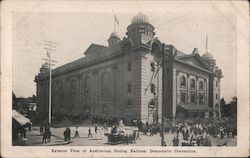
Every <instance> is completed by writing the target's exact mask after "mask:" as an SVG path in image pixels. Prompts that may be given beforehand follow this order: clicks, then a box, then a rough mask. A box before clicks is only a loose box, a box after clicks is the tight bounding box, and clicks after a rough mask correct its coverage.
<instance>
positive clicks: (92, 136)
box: [88, 127, 93, 137]
mask: <svg viewBox="0 0 250 158" xmlns="http://www.w3.org/2000/svg"><path fill="white" fill-rule="evenodd" d="M88 131H89V134H88V137H89V136H91V137H93V136H92V134H91V128H90V127H89V130H88Z"/></svg>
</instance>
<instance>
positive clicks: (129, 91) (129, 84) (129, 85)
mask: <svg viewBox="0 0 250 158" xmlns="http://www.w3.org/2000/svg"><path fill="white" fill-rule="evenodd" d="M127 86H128V93H131V83H128V85H127Z"/></svg>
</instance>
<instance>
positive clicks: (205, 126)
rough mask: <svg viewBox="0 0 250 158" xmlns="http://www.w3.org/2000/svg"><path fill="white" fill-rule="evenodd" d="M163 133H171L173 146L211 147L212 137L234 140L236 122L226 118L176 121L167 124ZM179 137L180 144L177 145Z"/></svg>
mask: <svg viewBox="0 0 250 158" xmlns="http://www.w3.org/2000/svg"><path fill="white" fill-rule="evenodd" d="M165 132H171V133H173V134H174V135H175V137H174V139H173V146H178V145H182V146H212V143H211V138H212V137H213V138H218V137H219V138H221V139H223V138H224V137H227V138H234V137H235V136H237V125H236V120H232V119H228V118H207V119H201V120H176V121H175V122H172V123H169V124H168V126H167V127H166V128H165ZM180 137H181V139H182V142H181V144H179V142H180ZM218 145H227V144H226V143H224V144H218Z"/></svg>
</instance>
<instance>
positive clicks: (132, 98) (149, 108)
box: [35, 13, 223, 124]
mask: <svg viewBox="0 0 250 158" xmlns="http://www.w3.org/2000/svg"><path fill="white" fill-rule="evenodd" d="M107 41H108V46H103V45H98V44H91V45H90V46H89V47H88V48H87V49H86V51H85V52H84V55H83V57H82V58H80V59H78V60H76V61H73V62H70V63H68V64H66V65H62V66H60V67H58V68H55V69H53V70H52V116H56V115H63V116H98V117H105V118H125V119H128V120H132V119H139V120H142V122H144V123H145V122H148V123H149V124H153V123H154V124H155V123H160V122H161V117H162V114H163V115H164V117H166V118H169V119H175V118H178V117H184V118H188V117H200V118H202V117H216V116H219V115H220V112H219V111H220V80H221V78H222V77H223V75H222V71H221V69H219V68H218V67H217V66H216V60H215V59H214V58H213V56H212V55H211V54H210V53H208V52H206V53H203V55H202V56H201V55H200V53H199V51H198V49H197V48H194V50H193V52H190V53H184V52H180V51H178V49H177V48H175V47H174V46H173V45H171V44H166V43H164V42H163V41H161V40H160V39H158V38H156V37H155V32H154V26H153V25H152V24H150V22H149V18H148V17H147V16H146V15H144V14H142V13H139V14H138V15H136V16H134V17H133V19H132V22H131V24H129V25H128V27H127V33H126V37H124V38H123V39H121V38H120V37H119V36H118V34H117V33H116V32H113V33H111V35H110V37H109V38H108V40H107ZM163 69H164V72H163ZM163 81H164V82H163ZM35 82H36V86H37V87H36V88H37V110H38V112H39V113H40V114H42V113H43V114H45V115H47V114H48V104H49V68H48V66H47V64H46V63H45V64H43V65H42V67H41V68H40V73H39V74H38V75H37V76H36V77H35ZM163 91H164V93H163ZM163 94H164V97H163Z"/></svg>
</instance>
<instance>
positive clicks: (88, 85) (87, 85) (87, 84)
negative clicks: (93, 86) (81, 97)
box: [84, 76, 90, 95]
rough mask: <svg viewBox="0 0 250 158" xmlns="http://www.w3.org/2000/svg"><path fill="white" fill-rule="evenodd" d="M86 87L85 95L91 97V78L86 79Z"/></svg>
mask: <svg viewBox="0 0 250 158" xmlns="http://www.w3.org/2000/svg"><path fill="white" fill-rule="evenodd" d="M84 85H85V91H84V93H85V95H89V94H90V77H89V76H87V77H86V78H85V81H84Z"/></svg>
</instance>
